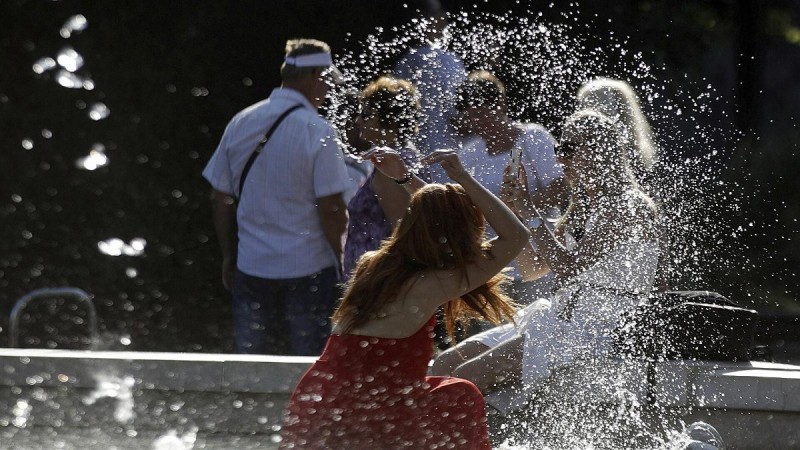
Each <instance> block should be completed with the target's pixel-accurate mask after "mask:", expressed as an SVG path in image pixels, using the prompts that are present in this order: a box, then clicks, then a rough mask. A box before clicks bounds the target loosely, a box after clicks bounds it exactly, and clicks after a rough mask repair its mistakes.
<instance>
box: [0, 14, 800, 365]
mask: <svg viewBox="0 0 800 450" xmlns="http://www.w3.org/2000/svg"><path fill="white" fill-rule="evenodd" d="M581 3H582V4H581V5H580V6H576V4H573V3H569V2H560V1H554V2H538V1H532V2H519V1H517V2H515V1H505V0H499V1H491V2H488V1H477V0H475V1H474V2H466V1H450V2H444V5H445V6H446V7H448V8H449V9H450V10H451V11H454V12H457V11H466V12H475V11H486V12H492V13H497V14H510V15H511V17H514V16H515V15H517V16H526V17H536V15H538V14H540V13H541V17H540V18H539V19H537V20H541V21H543V22H549V23H562V24H567V25H570V26H572V27H574V31H575V33H576V34H580V35H581V36H583V37H584V38H585V39H586V45H587V46H589V47H592V46H595V45H601V46H602V45H603V43H604V42H608V38H609V36H613V37H614V39H616V40H617V41H619V42H622V43H623V45H625V46H626V48H627V49H628V51H629V52H630V53H632V54H635V53H638V52H641V53H642V59H643V60H644V61H647V63H648V64H651V65H653V66H654V67H658V74H659V76H660V77H663V78H664V80H665V81H664V82H665V83H666V84H667V85H668V86H667V91H669V90H670V89H671V88H670V86H680V87H681V90H680V92H681V95H703V92H704V90H712V89H713V91H714V92H715V94H714V96H715V101H714V102H711V104H712V105H713V109H712V110H711V111H708V112H695V114H694V116H695V117H696V118H697V119H698V123H697V125H696V126H697V129H698V130H700V129H705V128H706V127H707V126H708V127H712V128H714V129H715V130H722V131H723V132H722V133H719V136H715V137H713V138H712V139H708V140H706V141H704V142H711V143H712V144H713V145H714V146H718V155H719V156H718V158H717V159H716V161H715V164H716V165H717V167H721V170H720V180H721V181H723V182H724V185H725V188H723V189H722V192H720V193H716V194H714V195H720V196H721V198H720V202H722V203H723V204H724V207H721V208H720V212H719V213H714V214H711V216H712V217H714V218H715V219H719V221H720V222H722V223H725V226H726V227H729V228H730V230H729V231H730V232H725V233H722V234H721V235H720V236H719V237H718V239H717V240H715V241H714V242H706V243H705V244H706V246H704V247H703V248H701V249H700V250H699V251H698V255H699V256H698V258H699V259H700V260H701V265H702V259H703V255H704V254H706V253H708V254H711V253H713V252H715V251H721V250H720V249H724V251H725V252H727V254H726V255H725V256H726V258H728V259H729V260H732V261H734V263H732V264H726V265H721V266H714V265H709V267H704V270H705V271H707V274H706V276H704V277H703V280H704V281H703V282H702V283H699V284H700V285H687V286H683V287H685V288H694V289H713V290H717V291H719V292H721V293H723V294H725V295H728V296H730V297H731V298H732V299H734V300H736V301H738V302H741V303H744V304H747V305H750V306H753V307H756V308H757V309H759V310H760V311H761V312H762V313H763V314H764V315H765V322H764V323H765V324H767V325H768V326H765V327H762V328H763V330H762V332H763V333H765V335H766V334H768V333H772V334H773V336H772V337H770V339H771V340H778V339H793V338H795V337H797V336H796V335H797V334H800V332H794V333H795V334H787V331H786V330H788V329H790V328H791V327H792V326H794V325H792V324H796V322H793V320H794V319H793V318H791V317H789V316H792V315H793V314H795V313H797V312H798V311H800V303H798V301H797V298H798V293H800V287H798V280H799V279H800V278H798V276H797V272H798V270H800V246H799V244H798V240H800V236H799V235H798V231H799V230H800V225H798V222H797V220H798V218H800V195H799V194H798V188H799V187H800V182H799V181H798V179H800V178H798V173H800V155H798V137H799V135H800V132H799V130H798V125H797V123H798V113H800V18H799V17H798V15H799V14H800V2H798V1H796V0H775V1H769V2H767V1H759V0H739V1H736V0H730V1H695V0H678V1H676V0H660V1H658V0H652V1H633V0H631V1H628V0H624V1H619V0H617V1H592V2H588V1H586V2H581ZM418 7H419V5H417V4H416V3H414V2H411V1H408V2H402V1H366V0H363V1H352V0H348V1H345V0H297V1H283V0H276V1H255V0H249V1H236V2H233V1H211V0H202V1H192V2H189V1H177V2H158V1H138V2H111V1H103V2H101V1H94V0H71V1H70V0H63V1H47V0H3V1H2V2H0V224H1V225H0V327H2V330H1V331H0V345H5V344H6V342H7V338H8V313H9V311H10V310H11V307H12V305H13V303H14V301H15V300H16V299H17V298H18V297H20V296H21V295H23V294H25V293H26V292H28V291H30V290H32V289H35V288H39V287H52V286H61V285H69V286H78V287H80V288H82V289H84V290H86V291H88V292H89V293H91V294H92V295H93V296H94V301H95V304H96V305H97V308H98V314H99V317H100V329H101V331H102V334H103V336H104V343H105V344H104V346H105V347H108V348H126V349H131V350H143V351H155V350H160V351H204V352H226V351H230V349H231V337H230V331H229V328H230V320H229V313H230V308H229V299H228V295H227V293H226V292H224V290H223V289H222V287H221V284H220V282H219V257H218V248H217V243H216V239H215V237H214V232H213V227H212V224H211V220H210V216H211V214H210V204H209V201H208V193H209V186H208V185H207V183H206V182H205V181H204V180H203V179H202V178H201V176H200V173H201V171H202V169H203V167H204V166H205V163H206V161H207V160H208V158H209V156H210V155H211V153H212V151H213V150H214V148H215V147H216V144H217V142H218V140H219V138H220V136H221V134H222V131H223V129H224V127H225V125H226V123H227V121H228V120H229V119H230V117H231V116H232V115H233V114H235V113H236V112H237V111H239V110H240V109H242V108H243V107H245V106H247V105H249V104H251V103H254V102H256V101H258V100H260V99H262V98H264V97H266V96H267V95H268V94H269V92H270V90H271V88H272V87H274V86H277V85H278V84H279V82H280V80H279V77H278V67H279V65H280V63H281V59H282V55H283V46H284V43H285V41H286V39H288V38H292V37H301V36H302V37H315V38H318V39H322V40H325V41H327V42H328V43H329V44H331V47H332V48H333V50H334V53H337V54H339V53H341V52H344V51H349V52H359V51H362V49H363V46H362V45H361V44H360V42H363V40H364V39H365V37H366V36H367V35H369V34H370V33H373V32H375V30H376V27H382V28H383V29H384V30H388V32H389V33H391V30H392V27H395V26H400V25H403V24H405V23H407V22H408V21H409V20H410V19H411V18H412V17H413V16H414V13H415V9H416V8H418ZM77 14H81V15H83V16H84V17H85V18H86V20H87V22H88V26H87V27H86V29H85V30H83V31H81V32H79V33H78V32H74V33H73V34H72V35H71V36H70V37H68V38H65V37H63V36H62V35H61V34H60V33H59V30H61V28H62V26H63V25H64V23H65V21H67V20H68V19H69V18H70V17H73V16H75V15H77ZM65 47H71V48H73V49H74V50H75V51H76V52H77V53H79V54H80V55H81V56H82V57H83V60H84V65H83V67H81V68H80V69H79V70H77V71H76V72H75V73H76V74H78V75H80V76H81V77H83V78H84V79H85V80H89V79H90V80H91V82H92V83H93V85H94V86H93V89H91V90H88V89H84V88H77V89H72V88H67V87H64V86H63V85H62V84H59V83H58V82H57V80H56V78H57V71H56V70H55V69H53V70H47V71H44V72H43V73H37V72H36V71H34V70H33V66H34V63H35V62H37V61H39V60H40V59H41V58H43V57H48V56H49V57H52V58H55V56H56V55H57V54H58V53H59V52H61V51H62V50H63V49H64V48H65ZM609 57H610V58H611V56H609ZM608 65H609V66H610V67H613V66H614V61H613V60H612V61H610V62H609V63H608ZM378 69H384V70H385V69H386V68H378ZM595 75H604V74H603V73H598V74H595ZM362 81H363V82H366V81H368V80H362ZM575 87H577V86H575ZM512 100H513V99H512ZM517 101H521V100H519V99H517ZM98 102H100V103H103V104H104V105H106V107H107V108H108V109H109V110H110V114H109V115H108V117H105V118H102V119H100V120H93V119H92V118H90V114H89V112H90V111H91V110H92V106H93V105H95V104H97V103H98ZM528 114H529V115H532V116H535V117H528V118H535V119H536V120H537V121H541V122H542V123H544V124H545V125H548V126H550V127H551V128H557V123H558V122H559V121H560V119H561V118H562V117H560V116H557V115H555V114H552V113H551V112H549V111H545V110H536V109H535V108H533V109H531V110H529V112H528ZM654 126H655V128H656V131H658V130H659V124H658V123H654ZM689 132H691V130H690V131H689ZM98 144H100V145H102V146H103V147H104V152H102V153H103V154H104V155H105V156H106V157H107V158H108V164H107V165H105V166H102V167H98V168H97V169H96V170H86V169H85V168H83V169H81V168H78V167H77V166H76V161H77V160H79V159H80V158H83V157H86V156H87V155H89V154H90V150H91V149H92V148H95V149H97V148H98V147H97V145H98ZM664 151H665V153H666V157H667V158H669V153H670V151H671V149H669V148H665V149H664ZM698 151H704V152H707V151H708V149H698ZM739 227H741V228H739ZM113 238H119V239H121V240H122V241H123V242H124V243H127V244H130V243H131V241H132V240H134V239H137V238H141V239H144V240H145V241H146V245H145V247H144V252H143V253H142V254H140V255H135V256H128V255H124V254H123V255H120V256H112V255H108V254H105V253H103V252H101V251H100V247H99V246H98V243H100V242H103V241H107V240H109V239H113ZM778 316H781V318H778ZM795 329H796V330H800V327H797V326H795ZM778 335H779V336H778ZM122 341H124V342H122ZM123 344H124V345H123Z"/></svg>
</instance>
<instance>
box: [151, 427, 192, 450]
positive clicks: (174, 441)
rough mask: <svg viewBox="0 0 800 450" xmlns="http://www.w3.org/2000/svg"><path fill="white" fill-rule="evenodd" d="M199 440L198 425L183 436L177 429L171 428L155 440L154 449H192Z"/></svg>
mask: <svg viewBox="0 0 800 450" xmlns="http://www.w3.org/2000/svg"><path fill="white" fill-rule="evenodd" d="M196 441H197V427H192V429H191V430H189V431H187V432H186V433H184V434H183V435H181V436H178V433H177V432H176V431H175V430H169V431H168V432H167V434H165V435H163V436H161V437H159V438H158V439H156V440H155V442H153V447H152V449H153V450H192V449H193V448H194V444H195V442H196Z"/></svg>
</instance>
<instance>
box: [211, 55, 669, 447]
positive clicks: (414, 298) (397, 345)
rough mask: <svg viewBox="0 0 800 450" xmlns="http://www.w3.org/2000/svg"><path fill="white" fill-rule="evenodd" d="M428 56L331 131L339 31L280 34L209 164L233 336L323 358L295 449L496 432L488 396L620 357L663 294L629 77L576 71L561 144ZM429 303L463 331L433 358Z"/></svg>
mask: <svg viewBox="0 0 800 450" xmlns="http://www.w3.org/2000/svg"><path fill="white" fill-rule="evenodd" d="M436 52H437V50H436V49H435V48H426V47H422V48H419V49H415V50H413V51H412V52H411V53H410V54H409V56H408V57H407V58H404V59H403V60H401V61H400V62H399V63H398V66H397V68H396V73H395V74H394V75H384V76H380V77H377V78H376V79H375V80H374V81H372V82H370V83H369V84H368V85H367V86H366V87H365V88H364V89H363V90H362V91H361V92H360V95H359V96H358V102H359V104H360V109H359V112H358V114H357V115H355V116H354V117H352V118H351V120H349V121H348V123H349V125H348V127H349V128H348V129H347V130H343V132H342V133H339V132H337V130H336V129H335V128H334V127H333V126H332V124H331V123H329V122H328V121H326V120H325V119H323V118H322V117H321V116H320V115H319V114H318V112H317V110H318V108H319V107H320V106H321V105H322V103H323V102H324V100H325V98H326V96H327V95H328V92H329V90H330V89H331V87H332V86H333V85H334V84H338V83H342V82H343V78H342V75H341V73H339V71H338V70H337V68H336V67H335V66H334V65H333V61H332V57H331V50H330V48H329V46H328V45H327V44H325V43H323V42H321V41H317V40H313V39H294V40H290V41H289V42H288V43H287V46H286V56H285V60H284V63H283V65H282V67H281V77H282V80H283V82H282V85H281V86H280V87H279V88H276V89H275V90H274V91H273V92H272V94H271V95H270V96H269V98H267V99H265V100H263V101H261V102H259V103H256V104H254V105H252V106H250V107H248V108H246V109H244V110H243V111H241V112H240V113H238V114H237V115H236V116H235V117H233V119H232V120H231V121H230V123H229V124H228V126H227V128H226V129H225V132H224V134H223V136H222V138H221V141H220V143H219V146H218V148H217V150H216V151H215V153H214V155H213V156H212V158H211V160H210V161H209V163H208V166H207V167H206V169H205V171H204V172H203V175H204V177H205V178H206V179H207V180H208V181H209V182H210V184H211V185H212V187H213V196H212V197H213V210H214V223H215V227H216V230H217V235H218V238H219V241H220V246H221V249H222V282H223V284H224V285H225V287H227V288H229V289H230V290H231V293H232V301H233V316H234V321H233V322H234V338H235V348H236V351H237V352H241V353H256V354H294V355H315V356H317V355H319V358H318V360H317V362H316V363H315V364H314V365H313V366H312V367H311V368H310V369H309V370H308V372H306V374H305V375H304V376H303V377H302V379H301V380H300V382H299V384H298V385H297V387H296V389H295V392H294V394H293V395H292V397H291V399H290V401H289V403H288V405H287V409H286V413H285V417H284V425H283V429H282V443H281V446H282V447H283V448H347V447H349V448H475V449H488V448H491V443H490V440H489V434H488V426H487V421H486V405H485V402H484V398H483V394H484V393H486V392H489V391H491V390H493V389H496V388H497V387H498V386H503V385H504V384H505V383H508V382H510V381H513V382H517V383H520V382H521V383H522V384H523V385H524V386H525V387H526V388H527V389H536V387H537V386H539V385H540V384H541V383H543V382H544V381H545V380H546V379H547V378H548V377H550V376H552V374H553V373H554V371H556V370H558V369H559V368H562V367H565V366H569V365H571V364H576V363H578V362H580V361H582V360H585V359H587V358H590V359H595V360H596V359H597V358H602V357H605V356H608V355H609V354H610V352H611V349H610V344H609V341H610V335H611V333H612V331H613V329H614V327H615V326H616V324H617V321H618V319H619V317H620V316H621V315H622V313H623V312H625V311H627V310H629V309H631V308H632V307H634V306H635V305H636V304H637V303H638V302H639V301H640V299H642V298H643V296H646V295H647V294H648V293H649V292H651V291H652V290H653V285H654V279H655V273H656V268H657V265H658V260H659V252H660V246H659V230H658V216H659V211H658V208H657V206H656V204H655V202H654V201H653V200H652V199H651V198H650V197H649V196H648V193H647V189H646V187H647V184H646V181H647V180H649V179H651V178H652V174H651V173H650V172H651V168H652V167H653V161H654V160H655V159H656V158H657V156H658V153H657V151H656V145H655V144H654V139H653V138H652V135H651V131H650V128H649V126H648V124H647V120H646V119H645V118H644V115H643V113H642V111H641V107H640V105H639V102H638V99H637V97H636V95H635V93H634V91H633V90H632V89H631V87H630V86H629V85H628V84H627V83H625V82H624V81H621V80H614V79H606V78H598V79H595V80H592V81H590V82H588V83H586V84H585V85H584V86H582V87H581V88H580V89H579V90H578V92H577V97H576V104H577V108H576V111H575V112H574V113H573V114H571V115H570V116H569V117H567V118H566V120H565V121H564V124H563V128H562V132H561V136H560V139H558V140H557V139H555V138H554V137H553V136H552V135H551V133H550V132H549V131H548V130H547V129H546V128H545V127H543V126H541V125H539V124H534V123H528V124H521V123H517V122H515V121H513V120H512V119H511V118H510V115H509V112H508V110H507V104H506V91H505V86H504V85H503V83H502V82H501V81H500V80H499V79H498V78H497V77H496V76H495V75H494V74H492V73H490V72H487V71H484V70H479V71H474V72H471V73H466V72H465V70H464V68H463V64H461V63H460V61H459V60H457V58H450V56H448V59H447V64H446V67H443V70H444V71H445V72H447V73H444V74H443V73H441V72H440V73H438V76H439V78H437V76H432V75H431V74H432V69H431V68H427V69H425V68H423V69H420V68H419V64H420V62H425V61H429V59H427V58H425V57H423V56H424V54H428V53H436ZM435 56H436V57H437V58H439V59H441V58H443V55H442V54H438V53H436V55H435ZM415 61H416V62H415ZM415 64H417V65H416V66H415ZM445 69H446V70H445ZM449 72H453V73H452V74H450V73H449ZM422 74H424V75H425V77H422V78H420V77H421V75H422ZM436 83H439V85H438V86H434V84H436ZM431 92H437V93H439V94H441V93H442V92H447V93H448V94H447V95H436V96H435V97H436V98H434V97H433V94H431ZM426 117H427V119H426ZM342 140H344V141H346V142H348V144H349V152H344V151H343V149H342V146H341V145H342V144H341V141H342ZM261 153H263V155H262V154H261ZM347 153H352V154H347ZM348 158H349V159H350V160H351V161H356V162H358V161H366V162H367V163H366V164H364V163H362V165H361V166H360V167H362V168H363V167H366V171H364V172H358V171H357V172H355V173H356V175H355V176H354V172H353V171H352V170H350V171H348V164H346V160H347V159H348ZM437 317H438V318H439V319H440V321H441V322H442V323H443V324H444V328H445V329H446V332H447V334H448V335H449V337H450V341H451V342H456V341H458V340H459V339H460V338H464V337H466V339H461V341H460V342H459V343H458V344H457V345H455V346H453V347H452V348H450V349H449V350H446V351H444V352H441V353H439V354H438V355H435V347H434V342H433V337H434V329H435V325H436V322H437ZM475 324H478V325H477V326H475ZM465 330H466V334H470V333H472V332H475V334H473V335H471V336H464V334H465ZM431 360H433V361H434V362H433V365H432V366H431V367H429V363H430V362H431Z"/></svg>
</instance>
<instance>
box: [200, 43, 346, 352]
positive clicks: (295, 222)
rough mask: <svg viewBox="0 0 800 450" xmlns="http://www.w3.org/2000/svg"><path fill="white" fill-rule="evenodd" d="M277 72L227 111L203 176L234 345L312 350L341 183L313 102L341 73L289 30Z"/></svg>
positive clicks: (322, 313) (339, 231)
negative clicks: (263, 92)
mask: <svg viewBox="0 0 800 450" xmlns="http://www.w3.org/2000/svg"><path fill="white" fill-rule="evenodd" d="M281 78H282V80H283V82H282V85H281V87H280V88H277V89H275V90H273V91H272V94H271V95H270V97H269V98H268V99H266V100H263V101H261V102H258V103H256V104H254V105H251V106H249V107H247V108H245V109H244V110H242V111H241V112H239V113H238V114H236V115H235V116H234V117H233V119H231V121H230V122H229V123H228V126H227V128H226V129H225V133H224V134H223V136H222V139H221V140H220V143H219V146H218V147H217V149H216V151H215V152H214V154H213V156H212V157H211V160H210V161H209V162H208V165H207V166H206V168H205V170H204V171H203V176H204V177H205V178H206V179H207V180H208V181H209V183H210V184H211V186H212V187H213V209H214V225H215V228H216V231H217V237H218V238H219V241H220V246H221V248H222V259H223V261H222V282H223V284H224V285H225V287H226V288H228V289H231V291H232V297H233V322H234V340H235V350H236V351H237V352H238V353H257V354H294V355H317V354H319V353H320V352H321V351H322V346H323V345H324V343H325V340H326V339H327V336H328V334H329V332H330V324H329V317H330V316H331V314H332V312H333V309H334V307H335V303H336V301H337V300H338V292H337V288H336V284H337V282H338V272H339V266H340V262H341V255H342V244H341V242H342V235H343V233H344V231H345V227H346V224H347V216H346V205H345V203H344V200H343V198H342V193H343V192H345V191H346V190H347V189H348V188H349V176H348V173H347V169H346V167H345V163H344V161H343V156H342V151H341V149H340V147H339V142H338V140H337V137H336V132H335V131H334V129H333V127H332V126H331V124H330V123H328V122H327V121H326V120H325V119H323V118H322V117H320V116H319V114H318V113H317V108H319V106H320V105H321V104H322V102H323V101H324V100H325V97H326V96H327V94H328V91H329V89H330V84H332V83H334V82H337V81H340V80H341V74H340V73H339V72H338V70H336V68H335V66H333V64H332V59H331V53H330V47H329V46H328V45H327V44H325V43H324V42H321V41H317V40H313V39H294V40H290V41H288V42H287V44H286V57H285V61H284V63H283V65H282V66H281ZM279 119H282V120H279ZM270 128H273V130H272V132H273V133H274V134H272V135H271V136H270V137H269V139H268V141H267V142H266V143H265V144H264V145H259V144H260V143H263V141H264V140H266V135H267V134H269V133H268V130H270ZM258 149H261V151H260V152H257V151H256V150H258Z"/></svg>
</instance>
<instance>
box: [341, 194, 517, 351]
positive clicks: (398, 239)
mask: <svg viewBox="0 0 800 450" xmlns="http://www.w3.org/2000/svg"><path fill="white" fill-rule="evenodd" d="M484 230H485V224H484V219H483V214H481V212H480V211H479V210H478V208H477V207H476V206H475V204H474V203H472V200H471V199H470V198H469V196H468V195H467V194H466V192H465V191H464V188H462V187H461V186H459V185H454V184H446V185H441V184H429V185H427V186H425V187H423V188H422V189H420V190H419V191H417V192H416V193H415V194H414V195H413V196H412V197H411V200H410V202H409V207H408V209H407V210H406V214H405V216H404V217H403V220H402V221H401V222H400V224H399V225H398V226H397V227H396V228H395V229H394V232H393V233H392V236H391V237H390V238H389V239H386V240H384V241H383V243H381V246H380V247H379V248H378V250H376V251H374V252H368V253H366V254H364V256H362V257H361V259H360V260H359V261H358V264H357V265H356V268H355V271H354V273H353V276H352V277H351V278H350V280H349V281H348V283H347V285H346V287H345V292H344V297H343V298H342V301H341V303H340V304H339V307H338V308H337V310H336V312H335V313H334V315H333V320H334V322H336V323H339V324H341V325H342V329H343V330H344V333H348V332H349V331H351V330H353V329H355V328H357V327H359V326H361V325H363V324H365V323H366V322H368V321H369V320H371V319H374V318H376V317H377V313H378V312H379V311H381V310H382V309H383V308H384V307H385V306H386V305H387V304H388V303H391V302H392V301H394V300H395V299H396V298H397V297H398V296H400V295H401V293H402V292H403V291H404V290H405V291H406V292H407V291H408V289H410V287H411V285H410V284H409V283H408V282H409V281H410V280H411V279H412V278H414V277H415V276H417V275H418V274H419V273H420V272H423V271H427V270H442V269H449V270H453V269H455V270H459V271H461V273H462V276H463V277H464V279H467V272H466V266H467V264H469V263H471V262H474V261H477V260H478V259H479V258H491V257H492V256H491V253H490V246H488V245H487V244H486V243H484V242H483V233H484ZM508 279H509V278H508V277H507V276H506V275H504V274H502V273H498V274H497V275H495V276H493V277H492V278H491V279H489V280H488V281H487V282H486V283H484V284H483V285H481V286H478V287H477V288H475V289H473V290H472V291H470V292H468V293H466V294H464V295H462V296H461V297H459V298H455V299H452V300H450V301H448V302H447V303H446V304H445V325H446V328H447V333H448V335H449V336H450V339H451V341H453V342H454V335H455V327H456V324H457V323H459V322H463V321H465V320H468V319H469V318H472V317H482V318H484V319H486V320H488V321H490V322H492V323H494V324H499V323H500V322H502V321H503V319H509V320H511V321H513V320H514V319H513V315H514V311H515V306H514V304H513V302H512V301H511V299H509V298H508V297H507V296H506V295H505V294H504V292H503V290H502V288H503V285H504V284H506V283H507V282H508Z"/></svg>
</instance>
